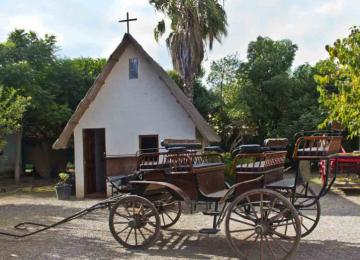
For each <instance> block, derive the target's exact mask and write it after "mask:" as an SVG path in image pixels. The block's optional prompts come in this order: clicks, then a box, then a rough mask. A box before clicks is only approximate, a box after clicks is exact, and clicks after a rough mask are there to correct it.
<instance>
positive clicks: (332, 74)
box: [315, 27, 360, 137]
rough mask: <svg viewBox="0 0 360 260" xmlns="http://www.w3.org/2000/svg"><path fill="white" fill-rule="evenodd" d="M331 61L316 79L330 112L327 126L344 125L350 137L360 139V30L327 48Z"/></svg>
mask: <svg viewBox="0 0 360 260" xmlns="http://www.w3.org/2000/svg"><path fill="white" fill-rule="evenodd" d="M326 50H327V52H328V54H329V58H328V59H327V60H324V61H321V62H319V63H318V64H317V69H318V73H317V75H316V76H315V79H316V82H317V84H318V90H319V93H320V103H321V104H322V106H324V107H325V108H326V109H327V110H328V114H327V117H326V119H325V120H324V122H323V124H324V125H325V124H327V123H328V122H330V121H337V122H340V123H341V124H342V125H343V126H344V127H347V129H348V130H349V133H350V136H351V137H354V136H359V135H360V27H353V28H351V32H350V35H349V36H348V37H346V38H343V39H337V40H336V41H335V42H334V44H333V45H332V46H326Z"/></svg>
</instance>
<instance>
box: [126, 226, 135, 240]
mask: <svg viewBox="0 0 360 260" xmlns="http://www.w3.org/2000/svg"><path fill="white" fill-rule="evenodd" d="M133 229H134V228H130V231H129V233H128V235H127V237H126V239H125V243H126V242H127V241H128V239H129V237H130V234H131V231H132V230H133Z"/></svg>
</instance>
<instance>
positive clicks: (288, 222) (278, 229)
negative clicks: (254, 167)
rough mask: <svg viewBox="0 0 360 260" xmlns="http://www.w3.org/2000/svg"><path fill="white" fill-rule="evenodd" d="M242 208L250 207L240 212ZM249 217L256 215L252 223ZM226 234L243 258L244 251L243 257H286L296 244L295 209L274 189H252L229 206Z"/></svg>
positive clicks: (261, 259)
mask: <svg viewBox="0 0 360 260" xmlns="http://www.w3.org/2000/svg"><path fill="white" fill-rule="evenodd" d="M251 198H252V199H253V201H251ZM254 198H256V199H254ZM244 207H248V208H249V210H246V211H245V212H242V209H243V208H244ZM249 217H250V218H255V217H256V219H253V221H254V223H250V220H249ZM293 229H294V230H293ZM284 233H285V234H284ZM225 234H226V238H227V239H228V241H229V243H230V245H231V247H232V248H233V249H234V250H235V252H236V253H237V254H238V256H239V257H240V258H242V259H243V258H244V254H245V258H246V259H260V260H263V259H268V258H270V259H275V260H277V259H279V260H280V259H289V258H291V257H292V256H293V255H294V254H295V252H296V249H297V247H298V245H299V242H300V236H301V224H300V220H299V217H298V214H297V212H296V209H295V208H294V206H293V205H292V204H291V203H290V202H289V201H288V200H287V199H286V198H285V197H283V196H282V195H280V194H279V193H278V192H276V191H272V190H266V189H254V190H250V191H248V192H246V193H244V194H242V195H240V196H238V197H237V198H235V199H234V201H233V202H232V203H231V204H230V205H229V206H228V208H227V212H226V217H225ZM290 234H291V236H290ZM275 237H276V239H275ZM280 239H281V240H280ZM245 241H248V243H245ZM249 243H250V245H249ZM277 247H280V248H282V249H280V250H281V251H279V250H276V248H277ZM249 249H250V250H249ZM251 249H252V250H251Z"/></svg>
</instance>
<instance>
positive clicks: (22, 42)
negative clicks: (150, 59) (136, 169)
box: [0, 30, 105, 142]
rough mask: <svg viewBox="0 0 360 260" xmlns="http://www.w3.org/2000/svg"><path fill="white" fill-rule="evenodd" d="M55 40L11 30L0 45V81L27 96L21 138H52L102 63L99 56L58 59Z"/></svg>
mask: <svg viewBox="0 0 360 260" xmlns="http://www.w3.org/2000/svg"><path fill="white" fill-rule="evenodd" d="M57 49H58V48H57V46H56V39H55V37H54V36H50V35H45V36H44V38H39V37H38V36H37V34H36V33H34V32H31V31H30V32H25V31H24V30H15V31H14V32H12V33H10V35H9V37H8V39H7V40H6V41H5V42H4V43H1V44H0V84H2V85H4V87H5V88H9V87H12V88H14V89H16V90H17V92H18V93H19V94H20V95H23V96H29V97H31V104H30V106H29V107H28V109H27V111H26V113H25V114H24V118H23V120H22V124H23V126H22V127H23V134H24V138H25V139H27V140H31V141H33V142H40V141H44V140H50V141H53V140H54V139H55V138H56V137H57V136H58V135H59V133H60V132H61V130H62V128H63V127H64V125H65V123H66V122H67V121H68V119H69V117H70V115H71V114H72V112H73V111H74V109H75V108H76V106H77V104H78V102H79V101H80V100H81V98H82V97H83V96H84V94H85V93H86V91H87V89H88V88H89V87H90V86H91V85H92V83H93V81H94V79H95V77H96V76H97V75H98V73H99V72H100V70H101V68H102V66H103V65H104V62H105V61H104V60H103V59H90V58H80V59H58V58H57V57H56V51H57Z"/></svg>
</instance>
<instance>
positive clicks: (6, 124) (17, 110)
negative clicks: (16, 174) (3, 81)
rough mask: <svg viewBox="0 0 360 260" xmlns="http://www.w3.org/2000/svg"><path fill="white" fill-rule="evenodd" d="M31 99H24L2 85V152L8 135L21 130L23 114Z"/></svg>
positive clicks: (0, 122)
mask: <svg viewBox="0 0 360 260" xmlns="http://www.w3.org/2000/svg"><path fill="white" fill-rule="evenodd" d="M29 101H30V98H26V97H22V96H20V95H18V94H17V92H16V90H14V89H12V88H6V89H5V88H4V87H3V86H1V85H0V150H1V149H2V148H3V147H4V145H5V138H6V136H7V135H9V134H12V133H14V132H16V131H18V130H19V129H20V128H21V121H22V118H23V114H24V112H25V110H26V108H27V106H28V105H29Z"/></svg>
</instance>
